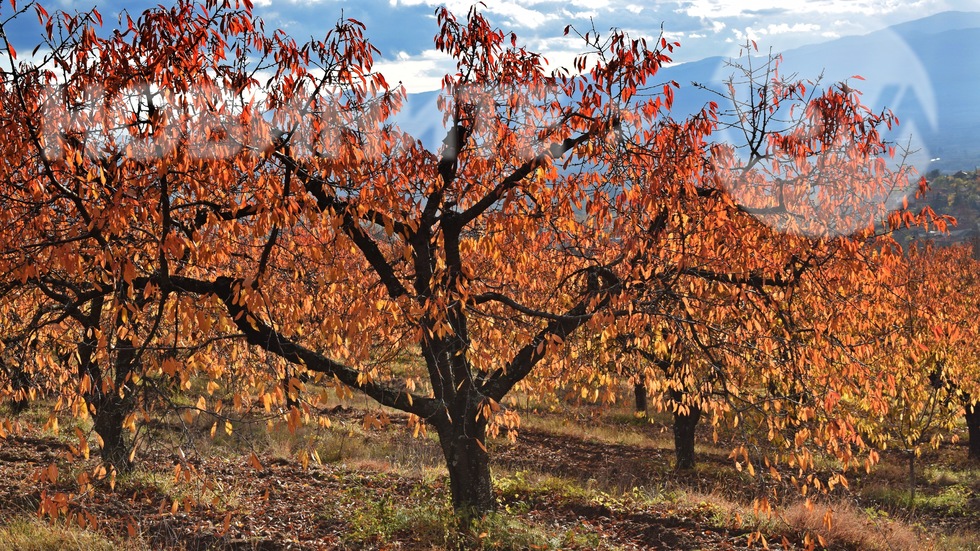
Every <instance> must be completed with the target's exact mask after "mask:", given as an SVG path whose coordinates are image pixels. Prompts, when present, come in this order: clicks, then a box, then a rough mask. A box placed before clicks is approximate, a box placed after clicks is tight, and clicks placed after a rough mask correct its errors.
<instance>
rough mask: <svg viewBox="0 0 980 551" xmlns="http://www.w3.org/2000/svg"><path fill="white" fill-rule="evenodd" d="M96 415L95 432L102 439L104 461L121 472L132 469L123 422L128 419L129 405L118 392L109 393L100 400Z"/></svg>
mask: <svg viewBox="0 0 980 551" xmlns="http://www.w3.org/2000/svg"><path fill="white" fill-rule="evenodd" d="M99 402H101V403H99V404H98V405H97V406H96V411H95V415H94V419H95V426H94V428H95V432H96V433H98V435H99V437H100V438H101V439H102V450H101V456H102V462H103V463H105V464H106V465H111V466H112V467H114V468H115V469H116V471H117V472H119V473H127V472H129V471H131V470H132V468H133V463H132V461H130V459H129V454H130V451H132V450H131V449H130V446H129V442H128V441H127V439H126V434H125V429H123V422H124V421H125V420H126V414H127V410H128V405H127V403H126V400H125V399H124V398H120V397H119V395H118V394H109V395H108V396H105V397H104V398H103V399H101V400H99Z"/></svg>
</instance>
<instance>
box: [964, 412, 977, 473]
mask: <svg viewBox="0 0 980 551" xmlns="http://www.w3.org/2000/svg"><path fill="white" fill-rule="evenodd" d="M966 428H967V431H968V438H969V442H968V444H969V455H968V456H969V458H970V459H975V460H978V461H980V403H978V404H972V405H967V406H966Z"/></svg>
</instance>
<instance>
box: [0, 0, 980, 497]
mask: <svg viewBox="0 0 980 551" xmlns="http://www.w3.org/2000/svg"><path fill="white" fill-rule="evenodd" d="M11 10H12V11H16V15H15V17H14V19H5V21H7V22H6V23H5V25H8V26H9V25H11V24H13V23H12V21H15V20H16V19H19V18H28V17H35V16H36V17H37V19H38V20H39V21H40V23H41V25H42V26H43V27H44V28H45V34H44V36H43V37H42V40H43V46H44V47H43V48H41V49H39V50H37V51H35V52H34V54H33V55H26V54H25V53H23V52H21V53H17V52H15V51H14V48H13V46H12V45H11V44H10V43H9V42H7V40H6V38H5V37H4V35H0V39H2V44H0V45H2V46H3V48H2V50H3V53H4V54H5V55H6V62H4V64H3V66H4V69H3V79H2V81H0V110H2V112H0V124H2V139H0V149H2V156H3V159H4V162H3V163H2V165H0V174H2V176H0V178H2V180H0V338H2V341H0V342H2V345H0V366H2V370H0V382H2V389H0V394H2V396H3V397H4V398H7V399H9V400H12V401H14V402H16V403H21V404H23V403H25V402H29V401H36V400H42V399H45V400H50V401H52V402H53V403H54V404H55V405H54V407H53V410H52V412H51V417H50V421H49V428H52V429H56V428H57V419H58V416H59V415H63V414H65V413H66V412H71V414H72V415H74V416H76V417H79V418H88V417H91V419H92V422H93V431H94V432H93V433H92V434H82V435H81V436H80V441H79V442H80V443H79V446H78V447H77V449H76V451H78V455H87V454H88V453H89V451H88V450H89V444H88V442H90V441H97V442H98V448H99V450H100V453H101V454H102V458H103V460H104V461H105V464H106V465H107V467H108V468H109V469H110V470H116V471H124V470H126V469H129V468H131V466H132V464H133V462H134V461H138V451H139V436H140V434H141V432H140V430H139V427H140V425H141V424H142V423H144V422H146V421H147V420H149V419H150V418H151V417H152V416H153V415H154V412H155V411H160V410H162V409H171V410H176V411H179V412H180V414H181V415H182V416H183V418H184V419H186V420H187V421H188V422H193V421H194V419H195V418H196V417H197V416H199V415H200V414H201V413H202V412H217V413H221V412H223V411H235V412H236V413H239V414H241V413H243V412H254V413H257V414H260V415H267V416H268V418H269V419H270V420H271V419H280V420H282V421H283V422H284V423H285V424H287V426H289V427H290V428H295V427H296V426H298V425H299V424H301V423H303V422H314V421H316V420H320V421H321V422H328V421H327V420H324V418H323V416H322V415H321V412H320V408H319V404H321V403H322V402H323V401H324V400H323V399H322V398H321V397H320V396H319V395H318V394H317V393H316V392H307V388H306V387H307V385H309V386H315V387H316V388H317V389H320V390H324V389H330V391H331V392H332V393H335V394H336V395H338V396H341V397H344V396H349V395H350V394H351V393H352V392H359V393H363V394H365V395H367V396H369V397H371V398H373V399H374V400H376V401H377V402H378V404H380V405H381V406H385V407H387V408H393V409H396V410H400V411H402V412H405V413H407V414H409V415H410V419H409V423H408V425H409V427H410V429H411V430H413V432H415V433H416V434H419V433H422V432H424V431H426V430H434V431H435V432H436V433H437V434H438V437H439V442H440V445H441V447H442V451H443V455H444V457H445V460H446V466H447V469H448V472H449V481H450V488H451V492H452V499H453V505H454V507H455V508H456V510H457V511H458V512H459V513H460V514H463V515H469V514H472V513H474V512H475V513H482V512H486V511H488V510H490V509H492V508H493V507H494V504H495V497H494V489H493V485H492V479H491V474H490V462H489V452H488V447H487V442H488V437H492V436H497V435H507V434H511V435H513V434H514V431H516V430H518V429H519V418H518V416H517V414H516V413H515V411H514V410H513V409H512V408H511V407H509V406H511V405H512V403H511V402H509V401H508V398H509V397H510V396H512V395H513V394H514V393H515V391H518V392H520V393H522V394H524V395H546V394H550V393H554V392H555V391H557V390H558V389H559V388H564V389H568V388H571V387H574V388H575V390H576V391H578V390H581V391H582V395H583V396H592V397H593V398H599V397H600V396H602V397H603V398H604V399H606V400H609V401H611V400H614V399H616V396H617V395H618V394H619V393H620V392H621V388H620V386H619V383H623V382H626V381H627V380H628V379H629V378H630V377H633V380H640V379H642V381H644V382H645V384H646V385H647V387H648V390H649V391H650V393H651V395H652V396H654V397H655V399H656V407H660V408H666V409H669V410H670V411H672V412H674V413H675V414H676V415H677V416H678V417H679V418H683V419H686V421H685V422H687V423H688V424H689V425H690V426H689V427H688V428H685V429H684V430H687V431H688V432H686V433H684V434H685V435H689V437H690V439H691V440H690V442H691V444H690V445H691V449H690V452H691V453H692V454H693V428H694V426H695V425H696V424H697V423H698V421H699V420H700V419H705V420H708V421H710V423H711V424H713V425H718V424H719V423H727V424H729V425H730V426H737V425H739V424H742V425H743V426H747V427H749V429H748V430H747V431H746V432H745V434H746V436H745V438H746V440H745V445H741V446H740V447H739V449H737V450H735V453H733V458H734V459H735V460H736V461H739V465H740V466H741V465H744V466H745V468H747V469H748V470H750V471H751V472H753V473H754V472H755V469H756V468H758V467H759V465H760V464H761V463H760V461H761V462H765V463H766V464H768V465H775V464H777V463H779V462H783V463H788V464H789V465H790V466H791V467H793V468H795V469H798V470H799V473H800V474H799V476H800V478H801V481H800V483H799V485H800V486H801V488H804V491H806V488H807V485H808V484H809V485H810V487H813V486H814V485H815V486H816V487H818V488H819V487H820V486H821V484H823V485H826V483H827V482H826V481H824V482H823V483H821V482H820V481H816V482H814V481H812V480H811V481H807V480H809V479H806V480H804V479H805V477H806V474H807V473H806V471H807V469H808V468H809V467H810V466H812V463H813V454H814V453H817V451H818V450H819V452H820V453H828V452H829V453H830V454H832V455H834V456H836V457H837V458H839V459H841V460H843V463H844V466H845V468H846V467H847V466H848V464H850V463H855V464H856V463H860V462H859V461H857V460H856V458H857V457H858V456H859V455H861V456H862V458H863V462H864V463H867V464H869V465H870V463H872V462H873V458H874V453H875V452H874V451H873V446H878V445H884V442H885V441H886V440H887V439H890V438H894V437H897V436H896V435H891V434H889V433H887V432H886V430H885V429H886V428H887V427H896V426H901V427H906V426H907V429H905V428H903V431H904V432H903V434H902V435H898V436H900V437H901V438H902V439H903V440H902V442H904V443H905V444H904V445H908V446H912V447H915V446H918V445H920V444H922V443H924V442H929V441H934V439H935V438H939V436H936V435H935V434H933V433H927V432H924V431H925V428H921V427H919V426H918V425H917V424H915V423H919V421H909V422H908V424H907V425H905V424H899V425H896V424H894V423H890V422H889V423H885V422H884V419H886V418H890V417H889V416H892V417H893V416H895V415H899V416H902V415H906V416H905V417H901V419H903V420H906V419H908V415H913V416H920V417H921V415H922V414H921V413H920V412H921V411H922V408H923V407H933V408H934V409H935V408H939V407H942V408H946V409H944V410H942V411H943V413H942V414H941V416H940V417H935V419H940V418H941V419H948V418H950V416H955V415H958V414H959V413H960V412H961V408H962V407H964V406H967V407H972V406H970V404H972V402H971V400H972V398H970V397H971V396H973V397H976V396H980V389H977V388H976V384H977V383H976V376H975V369H976V365H977V363H976V361H975V360H976V358H975V354H974V352H975V345H973V347H972V348H970V347H969V343H970V342H975V339H974V340H971V339H972V337H970V336H969V335H971V334H972V333H971V331H975V328H971V327H970V324H969V322H968V321H967V320H969V319H971V318H970V316H974V317H975V312H972V311H970V312H967V311H966V310H964V311H962V312H961V311H959V310H953V309H947V308H946V306H947V301H948V302H949V303H951V304H954V305H955V307H956V308H960V307H962V308H969V306H968V305H969V304H970V301H969V299H968V298H967V297H968V296H969V294H970V293H971V292H972V289H974V288H975V280H971V279H969V277H968V276H967V274H976V269H975V260H971V259H970V257H969V254H968V252H967V251H965V250H960V249H956V250H950V251H937V250H933V249H919V248H913V249H911V250H910V251H905V250H903V249H902V248H901V247H899V246H898V244H897V243H896V242H895V240H894V239H893V238H892V237H891V235H892V233H893V231H894V230H896V229H898V228H900V227H908V226H925V227H928V228H931V229H939V230H942V229H944V226H945V224H946V223H947V220H946V219H945V218H942V217H938V216H936V215H935V214H934V213H932V212H931V210H929V209H926V210H925V211H923V212H911V211H909V210H908V209H902V208H901V206H900V205H896V204H895V203H894V198H895V197H898V196H899V195H898V194H899V193H907V192H908V191H909V189H910V188H914V187H915V183H914V181H913V180H912V175H911V173H910V171H909V169H908V168H907V167H904V166H902V165H901V163H898V162H896V161H895V159H894V158H893V155H894V154H895V152H894V151H893V150H891V149H890V147H889V145H888V144H886V143H884V142H883V141H882V138H881V132H882V130H883V129H884V128H885V127H887V126H890V125H891V124H893V123H894V118H893V117H892V116H891V114H890V113H888V112H883V113H874V112H871V111H870V110H868V109H867V108H866V107H864V106H863V105H862V104H861V101H860V96H859V95H858V93H857V92H856V91H854V90H853V89H852V88H850V87H849V86H848V85H845V84H830V85H826V86H823V85H820V84H819V83H808V82H803V81H788V80H785V79H783V77H782V76H781V75H779V73H778V64H777V61H776V60H774V59H771V60H769V61H768V63H766V64H763V66H761V67H752V66H751V62H752V59H753V58H751V57H749V58H746V59H747V60H748V62H747V64H746V65H745V66H744V67H743V66H739V71H738V72H737V73H736V74H737V75H740V77H739V78H737V79H733V81H732V82H731V85H730V86H729V88H728V90H727V91H726V90H722V91H721V92H720V93H719V94H718V97H717V101H711V102H709V103H706V104H705V107H704V109H703V110H701V111H700V112H699V113H696V114H694V115H692V116H689V117H681V116H676V117H674V116H672V115H671V112H670V108H671V106H672V102H673V97H674V95H675V94H677V93H681V92H682V91H683V90H679V85H678V83H673V82H666V83H664V82H661V81H659V80H658V76H659V75H658V72H659V70H660V69H661V67H662V66H663V65H664V64H666V63H668V62H669V61H670V57H669V56H670V55H671V52H672V51H673V49H674V48H675V47H677V46H678V44H676V43H672V42H669V41H667V40H666V39H660V40H657V41H655V42H647V41H646V40H644V39H640V38H632V37H630V36H628V35H626V34H625V33H622V32H619V31H613V32H611V33H609V34H602V35H601V34H599V33H596V32H595V31H594V30H592V31H590V32H588V33H585V34H582V35H580V38H581V39H582V47H583V51H584V52H585V53H583V55H582V56H581V57H579V58H578V59H577V60H576V63H575V66H574V67H570V68H567V69H558V70H553V69H552V68H551V67H549V66H547V65H546V63H545V60H544V59H543V58H542V57H541V56H540V55H539V54H537V53H535V52H532V51H529V50H527V49H526V48H525V47H523V46H522V45H521V42H520V40H519V38H518V37H517V36H516V35H514V34H511V33H505V32H503V31H501V30H499V29H496V28H494V27H492V26H491V24H490V23H489V21H488V20H487V19H486V18H484V17H483V16H482V15H481V14H480V13H479V11H478V10H476V9H473V10H471V11H470V12H469V13H468V14H467V15H466V16H465V17H463V16H460V15H459V14H453V13H451V12H449V11H448V10H446V9H444V8H440V9H439V10H437V12H436V15H437V22H438V34H437V35H436V38H435V45H436V47H437V48H438V49H439V50H440V51H442V52H444V53H446V54H447V55H449V56H451V57H452V58H453V59H454V60H455V61H456V69H455V71H454V72H453V73H451V74H448V75H446V77H445V79H444V81H443V87H442V94H441V96H440V110H441V112H442V118H443V120H442V121H441V122H442V123H443V124H444V127H445V129H446V134H445V138H444V140H443V142H442V146H440V148H439V149H438V150H437V151H431V150H428V149H426V147H425V146H424V145H423V144H422V143H421V142H420V141H419V140H417V139H415V138H413V137H412V136H411V135H410V134H408V133H407V132H406V131H404V130H402V129H400V128H399V127H398V125H397V122H396V119H395V118H394V117H395V114H396V113H397V112H398V110H399V109H400V107H401V104H402V102H403V100H404V94H405V92H404V90H402V89H401V88H398V87H393V86H391V85H390V84H389V83H388V82H387V81H386V80H385V79H384V77H383V76H382V75H381V74H379V73H377V72H376V71H375V70H374V68H373V63H374V57H375V56H376V55H377V53H378V52H377V50H376V49H375V48H374V47H373V46H372V45H371V43H370V42H369V41H368V40H367V39H366V38H365V37H364V25H362V24H361V23H360V22H358V21H355V20H349V19H348V20H341V21H339V22H338V23H337V24H336V25H335V26H334V27H333V28H332V29H331V30H330V31H329V32H328V33H327V34H326V36H325V37H323V38H322V39H319V40H312V41H309V42H306V43H298V42H296V41H295V40H294V39H292V38H290V37H288V36H287V35H285V34H284V33H283V32H282V31H281V30H267V29H265V28H264V25H263V24H262V22H261V21H260V20H258V19H257V18H256V17H255V16H254V15H253V14H252V11H251V6H250V3H249V2H247V1H244V2H229V1H225V2H218V1H209V2H204V3H198V2H193V1H189V0H181V1H178V2H177V3H176V4H175V5H174V6H172V7H158V8H154V9H150V10H147V11H146V12H144V13H142V14H140V15H139V16H136V17H135V18H134V16H132V15H130V14H125V13H124V14H123V15H122V18H121V20H120V22H119V25H118V26H115V25H112V26H110V25H106V26H103V21H102V17H101V16H100V15H99V14H98V13H97V12H96V11H91V12H85V13H76V14H68V13H52V14H49V13H48V12H46V11H45V10H44V9H43V8H42V7H41V6H40V5H39V4H36V3H33V2H32V3H28V4H26V5H23V6H17V5H15V4H14V3H13V2H12V3H11ZM109 27H113V30H110V29H109ZM566 32H567V33H568V34H571V35H577V34H578V31H576V30H575V29H573V28H569V29H567V30H566ZM721 129H728V130H731V129H737V130H738V132H737V133H736V134H738V135H744V136H746V137H747V141H746V142H745V143H725V142H721V141H719V140H716V139H715V136H716V135H717V134H718V133H719V131H720V130H721ZM726 135H731V133H730V132H729V133H728V134H726ZM889 201H892V202H889ZM896 206H898V207H899V208H898V209H897V210H890V208H891V207H896ZM971 262H972V264H971ZM971 266H972V268H971ZM971 269H972V272H971V271H970V270H971ZM944 270H948V271H946V272H944ZM944 273H947V274H953V275H954V276H955V277H944V275H943V274H944ZM960 276H962V277H960ZM941 296H942V297H948V296H955V297H958V298H952V299H943V298H939V297H941ZM974 310H975V308H974ZM966 349H969V350H972V352H970V354H973V356H966V355H962V354H961V352H960V351H961V350H966ZM407 357H410V358H411V359H410V360H408V361H406V360H405V358H407ZM622 358H626V360H621V359H622ZM971 358H972V359H971ZM612 360H616V362H619V364H618V365H619V367H616V365H617V363H616V362H614V361H612ZM622 362H627V364H628V366H631V367H630V369H623V365H626V364H623V363H622ZM971 362H972V363H971ZM617 369H618V372H617ZM638 377H639V378H640V379H638ZM930 377H931V378H930ZM926 381H932V382H930V383H929V384H931V385H933V386H932V387H929V386H928V385H926ZM195 385H197V386H195ZM937 385H938V386H937ZM192 387H195V388H200V387H203V388H204V392H197V393H195V394H194V399H193V400H192V401H191V403H190V404H188V403H187V400H186V399H183V398H182V397H184V396H189V395H190V394H189V391H190V390H191V388H192ZM929 388H942V389H943V392H944V393H946V394H944V396H946V395H948V396H949V397H948V398H937V397H936V396H937V395H936V394H935V393H932V392H930V391H929ZM936 400H940V401H942V403H941V404H939V403H938V402H936ZM903 408H904V409H907V410H909V411H910V412H911V413H910V414H903V413H902V411H904V410H903ZM930 415H932V414H930ZM937 415H940V414H938V413H937ZM384 417H385V414H384V413H383V412H382V411H381V410H379V413H378V414H377V415H372V416H370V418H369V419H366V420H365V423H370V424H375V423H376V424H378V425H380V424H383V423H382V419H383V418H384ZM930 419H933V417H930ZM692 420H693V424H692ZM876 420H881V423H878V422H877V421H876ZM903 422H904V421H903ZM16 427H17V421H16V420H15V419H11V420H7V421H5V422H4V424H3V426H2V429H0V432H2V433H8V432H12V431H14V430H16ZM217 430H222V431H228V432H231V431H233V430H234V426H233V423H231V421H223V422H221V423H220V424H219V423H217V422H216V423H215V425H214V426H213V427H212V433H214V431H217ZM936 434H938V433H936ZM0 436H2V434H0ZM686 438H687V436H684V435H682V438H681V439H680V440H678V441H679V442H688V440H686ZM763 443H769V444H771V445H772V446H771V447H767V448H766V449H767V450H769V449H774V450H775V451H774V452H772V453H769V452H768V451H766V452H761V453H756V451H757V450H759V449H760V446H761V445H762V444H763ZM869 450H870V451H869ZM301 453H302V457H301V460H302V461H303V462H304V463H305V462H308V461H309V460H311V459H313V460H316V458H315V457H314V456H313V455H311V454H309V453H307V452H306V451H303V452H301ZM253 459H254V457H253ZM256 461H257V460H256ZM772 472H773V473H775V474H774V475H773V476H778V472H777V471H776V470H775V469H772ZM105 473H106V470H105V469H103V471H102V472H101V474H103V475H104V474H105ZM835 476H836V475H835ZM837 480H838V479H837V478H836V477H835V478H834V479H833V482H831V484H835V483H837V482H836V481H837ZM48 505H50V504H47V505H46V506H48Z"/></svg>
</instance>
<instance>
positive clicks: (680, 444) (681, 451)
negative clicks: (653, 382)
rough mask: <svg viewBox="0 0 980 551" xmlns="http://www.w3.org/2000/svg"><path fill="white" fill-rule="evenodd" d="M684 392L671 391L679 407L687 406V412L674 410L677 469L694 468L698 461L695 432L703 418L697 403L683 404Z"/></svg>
mask: <svg viewBox="0 0 980 551" xmlns="http://www.w3.org/2000/svg"><path fill="white" fill-rule="evenodd" d="M682 396H683V394H682V393H680V392H677V391H673V392H671V397H672V398H673V399H674V400H675V402H676V403H677V405H678V407H684V406H686V407H687V411H686V412H685V413H680V412H679V411H674V455H675V457H676V459H677V464H676V465H675V468H676V469H677V470H689V469H693V468H694V466H695V464H696V461H695V459H694V433H695V430H696V429H697V427H698V421H700V420H701V408H700V407H698V406H696V405H688V404H682V402H681V398H682Z"/></svg>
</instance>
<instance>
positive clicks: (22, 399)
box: [9, 368, 31, 415]
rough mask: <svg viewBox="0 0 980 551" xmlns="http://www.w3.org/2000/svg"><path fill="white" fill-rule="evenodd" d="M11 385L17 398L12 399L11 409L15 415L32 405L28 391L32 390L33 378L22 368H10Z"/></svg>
mask: <svg viewBox="0 0 980 551" xmlns="http://www.w3.org/2000/svg"><path fill="white" fill-rule="evenodd" d="M9 374H10V386H11V387H12V388H13V390H14V392H15V398H13V399H11V400H10V411H11V412H12V413H13V414H14V415H19V414H21V413H23V412H24V411H25V410H26V409H27V406H28V405H30V400H28V392H29V391H30V386H31V379H30V377H28V375H27V373H25V372H24V371H23V370H22V369H18V368H14V369H12V370H10V372H9Z"/></svg>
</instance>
